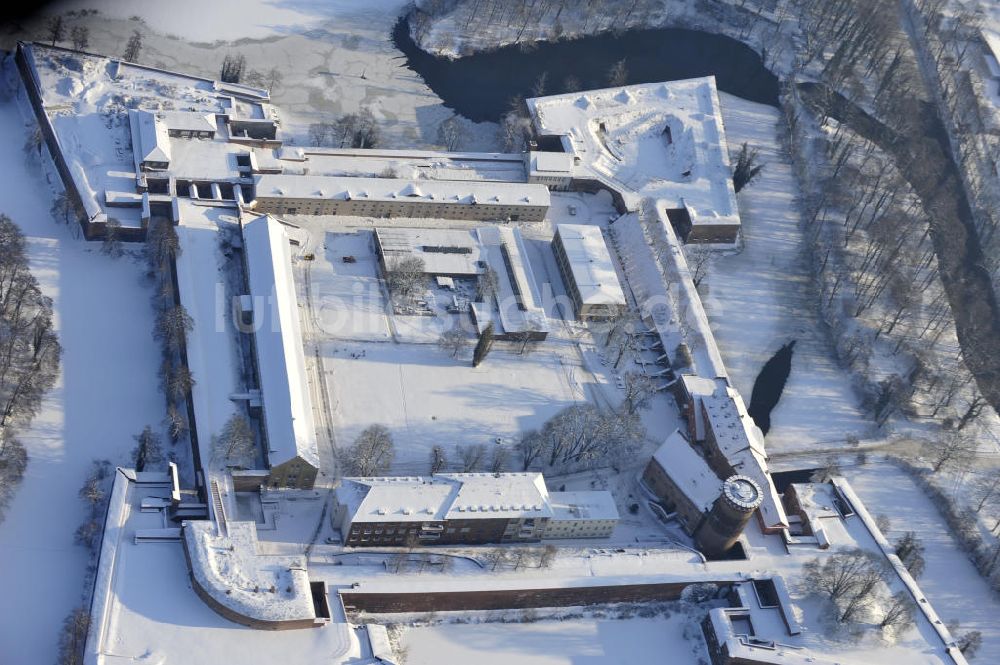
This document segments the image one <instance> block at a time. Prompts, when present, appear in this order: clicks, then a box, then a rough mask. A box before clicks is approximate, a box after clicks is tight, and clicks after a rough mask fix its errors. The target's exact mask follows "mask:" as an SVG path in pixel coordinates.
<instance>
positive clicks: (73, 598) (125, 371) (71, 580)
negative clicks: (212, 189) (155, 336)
mask: <svg viewBox="0 0 1000 665" xmlns="http://www.w3.org/2000/svg"><path fill="white" fill-rule="evenodd" d="M0 140H2V141H3V144H4V145H5V146H7V150H5V151H4V152H3V156H2V157H0V160H2V165H0V172H2V173H3V176H4V177H3V178H0V212H2V213H5V214H7V215H9V216H10V217H11V218H12V219H13V220H14V221H15V222H16V223H17V224H18V225H19V226H20V227H21V229H22V230H23V231H24V232H25V235H27V237H28V242H29V247H30V257H31V267H32V269H33V271H34V273H35V275H36V276H37V277H38V279H39V282H40V283H41V286H42V290H43V291H44V292H45V294H46V295H48V296H49V297H51V298H52V299H53V301H54V311H55V318H56V328H57V330H58V332H59V341H60V343H61V344H62V346H63V352H64V353H63V360H62V376H61V378H60V381H59V383H58V384H57V385H56V387H55V388H54V389H53V390H52V391H51V392H50V393H49V395H48V396H47V397H46V399H45V401H44V405H43V410H42V413H41V414H40V415H39V416H38V417H37V418H36V419H35V421H34V423H33V425H32V427H31V428H30V430H28V431H26V432H23V433H22V434H21V435H20V439H21V440H22V441H23V442H24V444H25V446H26V447H27V449H28V454H29V456H30V461H29V463H28V470H27V474H26V476H25V478H24V482H23V484H22V485H21V487H20V488H19V489H18V490H17V493H16V495H15V497H14V500H13V501H12V503H11V505H10V507H9V510H8V514H7V517H6V520H5V521H4V522H3V523H2V525H0V562H2V563H3V565H2V566H0V588H2V589H3V590H4V594H3V595H4V607H5V608H6V611H5V612H4V620H3V621H0V654H3V656H2V660H3V662H4V664H5V665H21V664H24V665H35V664H37V663H50V662H53V661H54V660H55V655H56V649H57V643H58V632H59V628H60V626H61V624H62V620H63V618H64V617H65V616H66V614H67V613H68V611H69V609H70V608H72V607H74V606H75V605H77V604H79V598H80V595H81V593H82V591H83V578H84V574H85V571H86V567H87V563H88V560H87V559H88V556H87V552H86V551H85V550H84V548H82V547H80V546H79V545H76V544H74V542H73V532H74V531H75V529H76V528H77V526H78V525H79V524H80V523H81V522H83V519H84V516H85V513H84V508H83V504H82V502H81V501H80V499H79V498H78V497H77V492H78V491H79V489H80V486H81V485H82V484H83V480H84V477H85V475H86V474H87V473H88V470H89V466H90V462H91V460H93V459H95V458H106V459H109V460H111V462H112V463H115V464H118V463H124V462H126V461H127V459H128V455H129V451H130V450H131V449H132V447H133V446H134V441H133V440H132V435H133V434H135V433H137V432H139V431H140V430H141V429H142V427H143V426H145V425H146V424H152V425H154V426H156V425H158V424H159V423H160V421H161V420H162V418H163V399H162V397H161V396H160V395H159V393H158V389H157V383H158V381H157V378H156V376H157V374H156V372H157V368H158V366H159V353H158V351H157V347H156V345H155V344H154V342H153V340H152V338H151V335H150V332H151V330H152V325H153V324H152V309H151V307H150V305H149V296H150V293H149V290H148V288H147V286H146V285H145V282H144V280H143V278H142V274H141V270H140V269H139V267H138V266H137V265H136V264H135V263H134V262H133V261H132V260H131V259H129V258H123V259H119V260H114V259H111V258H109V257H107V256H104V255H102V254H101V253H100V251H99V250H100V246H99V245H97V244H93V243H85V242H84V241H83V240H78V239H76V238H75V237H74V235H73V232H72V229H70V228H69V227H66V226H59V225H56V223H55V222H53V220H52V218H51V217H50V216H49V207H50V206H51V203H52V194H51V192H50V191H49V189H48V187H47V185H46V183H45V180H44V178H45V176H44V175H43V174H42V173H41V171H40V169H39V167H38V166H37V165H34V164H32V165H26V163H25V157H24V154H23V152H22V151H21V149H20V147H21V146H22V145H24V142H25V132H24V122H23V119H22V118H21V116H20V114H19V112H18V109H17V107H16V106H15V105H14V104H13V103H12V102H11V101H9V100H4V101H2V102H0ZM14 608H16V610H15V609H14Z"/></svg>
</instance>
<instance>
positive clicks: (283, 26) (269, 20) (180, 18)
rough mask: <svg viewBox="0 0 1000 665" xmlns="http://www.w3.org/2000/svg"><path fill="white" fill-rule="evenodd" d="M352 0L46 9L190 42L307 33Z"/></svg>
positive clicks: (389, 7) (68, 4)
mask: <svg viewBox="0 0 1000 665" xmlns="http://www.w3.org/2000/svg"><path fill="white" fill-rule="evenodd" d="M405 4H406V3H405V2H403V1H401V0H375V1H374V2H366V3H365V5H366V7H367V8H369V9H374V10H376V11H379V12H386V13H392V12H395V11H398V10H399V9H401V8H402V7H403V6H404V5H405ZM357 8H358V3H357V2H352V1H351V0H295V1H292V0H212V2H207V3H206V2H203V1H201V0H173V1H172V2H135V0H67V1H65V2H60V3H59V4H57V5H55V6H53V7H51V8H49V9H48V11H49V13H62V12H68V11H80V10H86V9H97V10H98V11H100V12H101V13H102V14H105V15H107V16H112V17H114V18H120V19H129V18H132V17H139V18H140V19H142V21H143V22H144V23H145V24H146V25H148V26H149V27H151V28H153V29H155V30H157V31H159V32H162V33H164V34H167V35H183V36H184V38H185V39H187V40H190V41H192V42H204V43H212V42H220V41H233V40H236V39H260V38H263V37H270V36H272V35H287V34H289V33H300V32H306V31H308V30H309V29H310V28H313V27H316V25H317V24H319V23H322V22H324V21H327V20H329V19H330V18H332V17H335V16H338V15H342V14H343V13H344V12H353V11H356V10H357Z"/></svg>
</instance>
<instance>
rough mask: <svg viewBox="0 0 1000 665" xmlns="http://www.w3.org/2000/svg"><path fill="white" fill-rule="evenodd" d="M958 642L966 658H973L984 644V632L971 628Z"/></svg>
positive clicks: (959, 648)
mask: <svg viewBox="0 0 1000 665" xmlns="http://www.w3.org/2000/svg"><path fill="white" fill-rule="evenodd" d="M956 642H957V643H958V650H959V651H961V652H962V655H964V656H965V657H966V658H973V657H974V656H975V655H976V654H977V653H978V652H979V649H980V648H982V646H983V634H982V633H981V632H979V631H978V630H970V631H969V632H967V633H965V634H963V635H961V636H960V637H959V638H958V640H956Z"/></svg>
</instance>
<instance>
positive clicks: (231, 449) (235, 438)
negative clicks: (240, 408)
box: [213, 413, 257, 464]
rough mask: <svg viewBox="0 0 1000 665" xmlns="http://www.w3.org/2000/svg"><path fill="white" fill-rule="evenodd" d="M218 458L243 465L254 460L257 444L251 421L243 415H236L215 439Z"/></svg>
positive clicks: (230, 418)
mask: <svg viewBox="0 0 1000 665" xmlns="http://www.w3.org/2000/svg"><path fill="white" fill-rule="evenodd" d="M213 448H214V451H215V453H216V455H217V457H218V458H219V459H221V460H224V461H226V462H229V463H235V464H243V463H246V462H247V461H249V460H252V459H253V458H254V456H255V455H256V452H257V442H256V439H255V437H254V433H253V428H251V427H250V421H249V420H247V417H246V416H245V415H243V414H242V413H234V414H233V415H231V416H230V417H229V420H227V421H226V424H225V425H224V426H223V428H222V431H221V432H220V433H219V434H218V436H216V437H215V442H214V446H213Z"/></svg>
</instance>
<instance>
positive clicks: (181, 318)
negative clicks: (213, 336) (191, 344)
mask: <svg viewBox="0 0 1000 665" xmlns="http://www.w3.org/2000/svg"><path fill="white" fill-rule="evenodd" d="M193 329H194V320H193V319H192V318H191V316H190V315H189V314H188V313H187V310H186V309H184V306H183V305H180V304H177V305H174V306H172V307H167V308H166V309H163V310H160V312H159V313H158V314H157V316H156V329H155V331H154V332H153V336H154V337H155V338H156V339H159V340H162V341H163V343H164V344H165V345H166V347H167V348H168V349H169V350H170V351H180V350H181V348H183V346H184V341H185V339H186V338H187V334H188V333H189V332H191V330H193Z"/></svg>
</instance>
